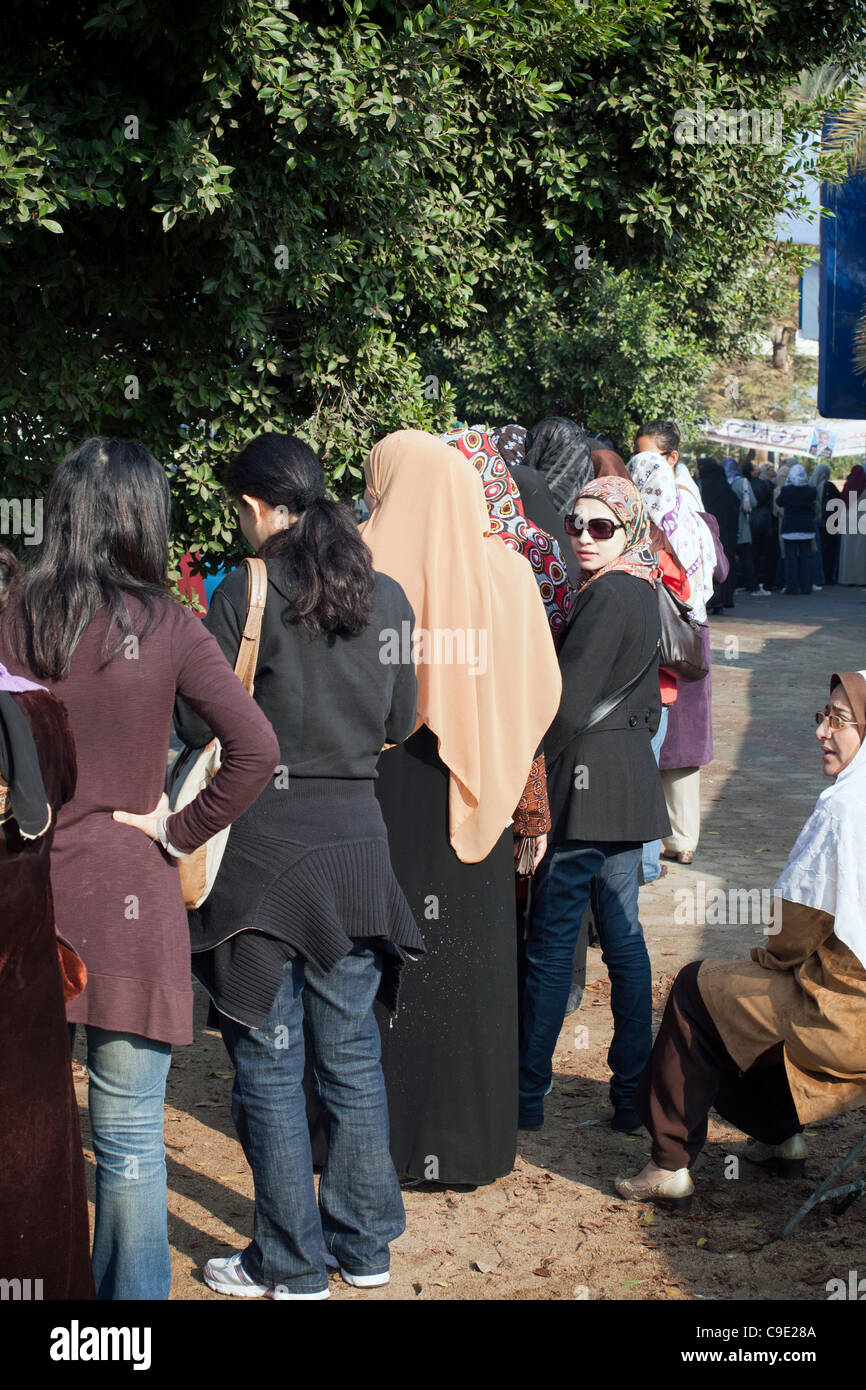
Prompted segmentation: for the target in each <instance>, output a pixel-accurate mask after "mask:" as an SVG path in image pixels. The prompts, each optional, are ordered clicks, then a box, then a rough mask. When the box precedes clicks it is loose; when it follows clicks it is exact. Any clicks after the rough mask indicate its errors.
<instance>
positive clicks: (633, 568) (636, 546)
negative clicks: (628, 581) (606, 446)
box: [570, 476, 656, 590]
mask: <svg viewBox="0 0 866 1390" xmlns="http://www.w3.org/2000/svg"><path fill="white" fill-rule="evenodd" d="M581 497H595V498H596V499H597V500H598V501H599V502H603V503H604V505H605V506H606V507H608V508H609V510H610V511H612V512H613V514H614V516H615V517H616V519H617V521H618V522H620V523H621V525H622V526H623V527H624V529H625V549H624V550H623V552H622V554H621V555H618V556H617V557H616V559H615V560H611V562H610V564H609V565H602V567H601V569H598V570H594V571H593V572H592V573H591V574H583V575H581V578H580V583H579V585H578V588H579V589H581V590H583V589H585V588H586V586H587V584H591V583H592V582H593V580H595V579H598V578H599V577H600V576H601V575H603V574H609V573H610V571H611V570H625V572H626V574H633V575H634V576H635V578H636V579H645V580H646V582H647V583H648V584H651V585H652V587H653V588H655V579H654V578H653V570H654V569H655V567H656V558H655V555H654V554H653V552H652V550H651V548H650V528H649V519H648V518H647V514H646V511H645V510H644V505H643V502H642V500H641V495H640V493H639V492H638V490H637V488H636V487H635V485H634V483H632V482H631V481H630V480H629V479H628V478H617V477H613V476H611V477H607V478H595V479H594V480H593V482H591V483H587V484H586V486H585V487H582V488H581V490H580V492H579V493H578V494H577V496H576V497H575V499H574V502H573V503H572V506H571V509H570V510H574V508H575V507H576V506H577V504H578V502H579V501H580V499H581Z"/></svg>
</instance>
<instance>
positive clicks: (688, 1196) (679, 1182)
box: [614, 1163, 695, 1212]
mask: <svg viewBox="0 0 866 1390" xmlns="http://www.w3.org/2000/svg"><path fill="white" fill-rule="evenodd" d="M614 1186H615V1187H616V1190H617V1192H618V1193H619V1195H620V1197H624V1198H625V1200H626V1201H627V1202H661V1203H663V1204H664V1205H665V1206H668V1207H673V1209H674V1210H675V1211H682V1212H688V1211H690V1210H691V1206H692V1196H693V1195H694V1190H695V1185H694V1183H693V1182H692V1179H691V1175H690V1173H689V1170H688V1168H677V1169H676V1171H674V1172H671V1171H670V1170H669V1169H667V1168H658V1167H656V1165H655V1164H654V1163H648V1164H647V1166H646V1167H645V1168H644V1169H643V1170H642V1172H640V1173H638V1175H637V1177H636V1178H617V1179H616V1182H615V1183H614Z"/></svg>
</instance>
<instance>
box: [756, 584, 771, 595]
mask: <svg viewBox="0 0 866 1390" xmlns="http://www.w3.org/2000/svg"><path fill="white" fill-rule="evenodd" d="M753 597H754V598H771V597H772V595H771V594H770V590H769V589H765V588H764V586H763V584H759V585H758V587H757V589H756V590H755V592H754V595H753Z"/></svg>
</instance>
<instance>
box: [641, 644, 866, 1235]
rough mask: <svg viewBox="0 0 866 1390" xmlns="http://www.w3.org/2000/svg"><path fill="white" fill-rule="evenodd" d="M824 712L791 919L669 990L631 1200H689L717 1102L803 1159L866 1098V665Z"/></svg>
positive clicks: (790, 892)
mask: <svg viewBox="0 0 866 1390" xmlns="http://www.w3.org/2000/svg"><path fill="white" fill-rule="evenodd" d="M816 718H817V720H818V729H817V738H818V741H819V743H820V744H821V751H822V754H823V760H824V775H825V777H832V778H833V779H834V782H833V786H832V787H829V788H828V789H827V790H826V791H824V792H822V794H821V796H820V797H819V798H818V803H817V805H816V807H815V810H814V811H813V812H812V815H811V816H810V817H809V819H808V820H807V822H806V824H805V825H804V827H803V829H802V830H801V832H800V836H799V838H798V840H797V843H796V844H795V845H794V848H793V850H792V851H791V854H790V856H789V858H788V863H787V864H786V866H785V869H784V871H783V873H782V876H781V878H780V879H779V880H778V882H777V883H776V895H777V898H776V901H777V903H778V902H779V900H781V924H780V923H779V914H778V910H777V911H776V913H775V914H774V916H775V920H774V924H773V925H774V927H775V928H776V929H777V930H776V932H775V934H770V935H769V941H768V945H767V946H765V947H764V946H756V947H755V948H754V949H753V951H752V953H751V954H752V959H751V961H732V960H705V961H693V962H692V963H691V964H690V965H687V966H685V967H684V969H683V970H681V971H680V973H679V975H678V976H677V978H676V980H675V981H674V985H673V988H672V990H671V993H670V996H669V998H668V1002H667V1006H666V1008H665V1013H664V1017H663V1019H662V1022H661V1027H660V1028H659V1032H658V1037H657V1038H656V1040H655V1044H654V1046H653V1050H652V1053H651V1055H650V1059H649V1062H648V1063H647V1066H646V1070H645V1071H644V1074H643V1076H642V1077H641V1081H640V1085H639V1087H638V1092H637V1095H636V1097H635V1109H636V1110H637V1112H638V1114H639V1115H640V1116H641V1119H642V1120H643V1121H644V1123H645V1124H646V1126H647V1128H648V1129H649V1131H650V1133H651V1135H652V1138H653V1144H652V1161H651V1162H650V1163H648V1164H647V1166H646V1167H645V1168H644V1169H643V1170H642V1172H640V1173H639V1174H638V1175H637V1177H635V1178H632V1179H631V1180H629V1181H625V1180H622V1179H620V1180H618V1181H617V1183H616V1190H617V1192H618V1193H619V1195H620V1196H621V1197H626V1198H628V1199H630V1200H632V1201H646V1200H654V1201H662V1202H668V1203H670V1204H672V1205H673V1206H676V1207H677V1208H679V1209H680V1210H684V1211H687V1210H688V1209H689V1206H690V1204H691V1199H692V1193H693V1192H694V1184H693V1182H692V1178H691V1174H690V1172H689V1169H690V1167H691V1166H692V1164H693V1163H694V1161H695V1159H696V1158H697V1156H698V1154H699V1153H700V1151H701V1148H702V1147H703V1145H704V1143H705V1142H706V1137H707V1116H708V1114H709V1111H710V1108H711V1107H715V1109H716V1110H717V1111H718V1113H719V1114H720V1115H721V1116H722V1117H723V1118H724V1119H726V1120H728V1121H729V1122H730V1123H731V1124H733V1125H736V1126H737V1128H738V1129H742V1130H743V1131H744V1132H745V1133H746V1134H749V1135H752V1136H754V1140H756V1141H757V1142H752V1143H751V1144H750V1145H749V1147H748V1149H747V1155H746V1156H747V1157H748V1158H750V1159H752V1160H753V1161H754V1162H757V1163H761V1164H763V1165H765V1166H768V1167H770V1168H773V1169H775V1170H776V1171H779V1172H781V1173H782V1174H783V1175H785V1176H791V1175H795V1174H796V1175H799V1174H800V1173H802V1171H803V1159H804V1156H805V1152H806V1148H805V1141H804V1140H803V1137H802V1134H801V1130H802V1127H803V1125H804V1124H812V1123H814V1122H815V1121H817V1120H824V1119H827V1118H828V1117H829V1116H831V1115H839V1114H843V1113H844V1112H845V1111H846V1110H854V1109H856V1108H857V1107H858V1106H861V1105H866V969H864V963H866V915H864V908H866V865H864V860H863V854H862V848H861V840H860V826H861V823H862V816H863V806H864V796H866V748H864V731H866V671H854V672H847V673H845V674H843V675H834V676H833V677H832V678H831V681H830V704H829V705H828V707H827V708H826V709H825V710H824V713H823V715H816Z"/></svg>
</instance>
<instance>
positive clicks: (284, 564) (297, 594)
mask: <svg viewBox="0 0 866 1390" xmlns="http://www.w3.org/2000/svg"><path fill="white" fill-rule="evenodd" d="M225 488H226V491H227V492H228V494H229V496H230V497H232V498H233V499H234V500H235V501H236V502H238V503H240V502H241V499H242V498H243V495H244V493H246V495H247V496H248V497H257V498H258V499H259V501H261V502H266V503H267V504H268V505H269V506H271V507H285V508H286V510H287V511H288V513H289V514H290V515H296V516H297V518H298V519H297V521H296V522H294V523H293V524H292V525H290V526H289V527H288V528H287V529H286V530H284V531H278V532H276V534H275V535H273V536H270V537H269V538H268V540H267V541H266V542H265V544H264V545H263V546H262V548H261V550H260V552H259V553H260V555H261V556H262V558H263V559H270V558H273V559H277V560H279V562H280V567H281V569H282V572H283V577H284V579H285V581H286V587H287V590H288V592H289V594H290V596H291V603H292V609H293V612H294V615H295V617H296V618H299V619H300V621H301V622H303V623H304V625H305V626H306V627H308V628H309V629H310V630H311V631H313V632H321V633H324V632H333V633H338V634H340V635H342V636H352V635H354V634H355V633H357V632H361V631H362V630H363V629H364V628H365V627H366V626H367V624H368V623H369V621H370V618H371V617H372V614H373V584H374V578H373V561H372V557H371V555H370V552H369V550H368V549H367V547H366V545H365V544H364V542H363V541H362V539H361V536H360V534H359V532H358V527H357V525H356V524H355V518H354V517H353V515H352V513H351V511H350V510H349V508H348V507H347V506H346V505H345V504H344V503H343V502H333V501H332V500H331V499H330V498H329V497H327V496H326V495H325V483H324V477H323V475H322V465H321V464H320V463H319V460H318V458H317V457H316V455H315V454H314V452H313V450H312V449H311V448H310V446H309V444H305V443H304V441H303V440H302V439H298V438H296V436H295V435H293V434H260V435H259V436H258V437H257V438H256V439H252V440H250V442H249V444H247V445H246V446H245V447H244V448H243V449H242V450H241V452H240V453H239V454H238V456H237V458H236V459H234V460H233V462H232V463H230V464H229V467H228V470H227V472H226V476H225Z"/></svg>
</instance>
